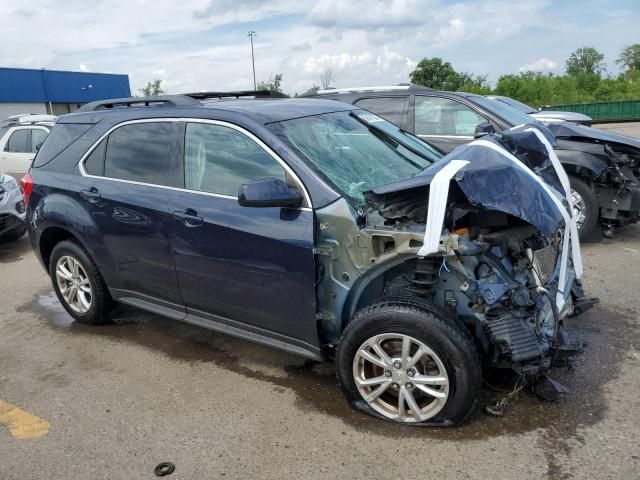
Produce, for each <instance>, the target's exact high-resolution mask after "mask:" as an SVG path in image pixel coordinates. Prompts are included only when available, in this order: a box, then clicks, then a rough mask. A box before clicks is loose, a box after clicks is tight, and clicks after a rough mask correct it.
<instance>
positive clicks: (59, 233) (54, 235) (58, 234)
mask: <svg viewBox="0 0 640 480" xmlns="http://www.w3.org/2000/svg"><path fill="white" fill-rule="evenodd" d="M69 239H73V240H76V241H78V239H77V238H76V237H75V236H73V234H72V233H71V232H69V231H68V230H65V229H64V228H60V227H50V228H47V229H46V230H45V231H44V232H42V235H40V244H39V247H40V257H41V258H42V262H43V263H44V264H45V266H46V267H47V268H48V267H49V260H50V259H51V252H52V251H53V248H54V247H55V246H56V245H57V244H58V243H60V242H61V241H63V240H69Z"/></svg>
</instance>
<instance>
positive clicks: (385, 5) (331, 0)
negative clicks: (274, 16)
mask: <svg viewBox="0 0 640 480" xmlns="http://www.w3.org/2000/svg"><path fill="white" fill-rule="evenodd" d="M427 3H428V2H427V0H390V1H386V0H351V1H348V2H345V1H344V0H320V1H318V2H317V3H316V4H315V5H314V7H313V8H312V9H311V11H310V12H309V16H308V17H307V18H308V21H309V22H310V23H311V24H313V25H317V26H320V27H334V26H337V27H343V28H372V27H374V28H375V27H389V26H395V27H401V26H406V25H420V24H421V23H423V22H424V17H423V16H424V15H425V14H427V12H425V4H427Z"/></svg>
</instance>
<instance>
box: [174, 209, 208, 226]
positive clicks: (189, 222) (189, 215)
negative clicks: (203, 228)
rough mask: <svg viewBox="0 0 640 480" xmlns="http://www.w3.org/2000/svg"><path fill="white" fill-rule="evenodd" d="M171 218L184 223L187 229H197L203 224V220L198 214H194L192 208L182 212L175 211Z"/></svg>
mask: <svg viewBox="0 0 640 480" xmlns="http://www.w3.org/2000/svg"><path fill="white" fill-rule="evenodd" d="M173 216H174V217H176V218H177V219H178V220H180V221H181V222H182V223H184V224H185V225H186V226H187V227H199V226H200V225H202V224H203V223H204V220H203V219H202V217H201V216H200V215H198V212H196V211H195V210H194V209H193V208H187V209H186V210H183V211H175V212H173Z"/></svg>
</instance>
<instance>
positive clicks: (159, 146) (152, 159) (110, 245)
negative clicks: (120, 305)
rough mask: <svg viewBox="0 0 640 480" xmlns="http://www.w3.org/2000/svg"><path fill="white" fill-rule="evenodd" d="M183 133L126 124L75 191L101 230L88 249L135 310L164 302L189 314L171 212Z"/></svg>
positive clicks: (85, 168) (173, 125) (91, 161)
mask: <svg viewBox="0 0 640 480" xmlns="http://www.w3.org/2000/svg"><path fill="white" fill-rule="evenodd" d="M179 129H180V128H179V122H177V121H176V122H174V121H158V120H154V121H135V122H129V123H125V124H121V125H120V126H118V127H117V128H115V129H114V130H113V131H111V132H110V133H109V134H108V135H107V136H106V137H105V138H103V139H102V140H101V141H100V142H99V143H98V144H97V145H96V146H95V147H94V148H93V150H91V152H90V153H89V155H88V156H86V158H85V159H84V160H83V161H82V162H81V168H80V175H78V176H77V178H76V179H74V181H73V182H71V184H70V186H69V188H70V189H73V191H74V197H75V199H76V201H77V202H78V204H79V206H80V208H82V209H84V210H85V211H86V212H87V214H88V215H89V216H90V218H91V219H92V222H93V223H94V225H95V231H91V230H88V231H86V232H83V234H85V235H89V236H90V237H91V238H89V239H87V240H88V243H89V244H91V245H92V246H93V248H95V249H96V250H97V251H96V252H95V255H96V258H97V259H98V261H99V263H100V267H101V269H102V270H103V272H104V275H105V277H107V283H108V285H109V287H110V288H111V289H113V290H114V293H115V295H116V296H117V297H125V298H127V299H129V300H131V302H130V303H136V302H138V303H139V302H153V303H159V302H160V303H163V302H164V304H165V306H166V307H167V308H170V309H177V310H180V311H182V312H183V313H184V306H183V305H182V300H181V298H180V294H179V291H178V284H177V279H176V274H175V267H174V263H173V256H172V254H171V236H172V234H173V214H172V212H171V211H170V209H169V204H170V196H171V195H172V186H173V185H174V181H175V171H176V162H177V161H179V155H181V153H179V152H181V151H182V147H181V136H180V135H179V134H178V132H179ZM76 215H78V213H76ZM164 313H165V314H167V313H169V312H168V311H167V312H164ZM182 317H184V314H183V315H182Z"/></svg>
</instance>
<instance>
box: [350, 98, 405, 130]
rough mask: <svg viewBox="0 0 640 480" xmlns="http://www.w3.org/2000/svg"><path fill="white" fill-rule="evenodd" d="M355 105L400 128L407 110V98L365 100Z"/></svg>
mask: <svg viewBox="0 0 640 480" xmlns="http://www.w3.org/2000/svg"><path fill="white" fill-rule="evenodd" d="M355 104H356V105H357V106H359V107H360V108H363V109H365V110H369V111H370V112H373V113H375V114H376V115H379V116H381V117H382V118H384V119H385V120H388V121H389V122H391V123H394V124H396V125H398V126H399V127H400V126H402V118H403V116H404V115H405V111H406V108H407V97H377V98H363V99H362V100H358V101H357V102H356V103H355Z"/></svg>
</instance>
